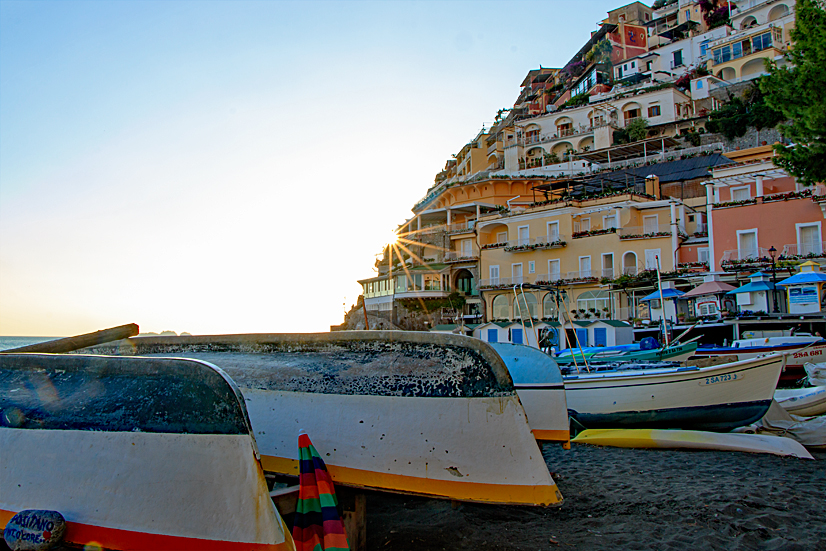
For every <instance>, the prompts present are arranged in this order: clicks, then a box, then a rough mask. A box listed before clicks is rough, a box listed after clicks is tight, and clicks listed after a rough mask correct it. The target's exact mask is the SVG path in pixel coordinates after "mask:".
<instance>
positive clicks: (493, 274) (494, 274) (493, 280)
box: [488, 265, 499, 285]
mask: <svg viewBox="0 0 826 551" xmlns="http://www.w3.org/2000/svg"><path fill="white" fill-rule="evenodd" d="M488 269H489V270H490V284H491V285H499V266H498V265H495V266H490V267H489V268H488Z"/></svg>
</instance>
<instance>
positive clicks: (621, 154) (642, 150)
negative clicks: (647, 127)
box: [574, 136, 682, 163]
mask: <svg viewBox="0 0 826 551" xmlns="http://www.w3.org/2000/svg"><path fill="white" fill-rule="evenodd" d="M681 143H682V142H680V141H679V140H675V139H674V138H672V137H671V136H660V137H658V138H651V139H648V140H642V141H639V142H634V143H629V144H623V145H615V146H614V147H608V148H605V149H598V150H596V151H584V152H582V153H576V154H575V155H574V157H577V158H578V159H584V160H586V161H590V162H592V163H607V162H614V161H622V160H624V159H635V158H637V157H642V156H643V155H659V154H660V153H662V152H664V151H665V150H666V149H667V148H669V147H676V146H678V145H680V144H681Z"/></svg>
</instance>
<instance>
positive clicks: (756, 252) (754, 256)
mask: <svg viewBox="0 0 826 551" xmlns="http://www.w3.org/2000/svg"><path fill="white" fill-rule="evenodd" d="M769 258H771V255H770V254H769V250H768V249H767V248H765V247H755V248H753V249H734V250H728V251H725V252H723V258H721V259H720V261H721V262H741V261H743V260H761V259H769Z"/></svg>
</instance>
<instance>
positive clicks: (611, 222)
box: [602, 213, 617, 228]
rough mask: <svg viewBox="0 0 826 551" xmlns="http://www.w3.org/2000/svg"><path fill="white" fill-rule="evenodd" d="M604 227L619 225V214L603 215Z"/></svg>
mask: <svg viewBox="0 0 826 551" xmlns="http://www.w3.org/2000/svg"><path fill="white" fill-rule="evenodd" d="M602 227H603V228H616V227H617V215H616V213H614V214H609V215H607V216H603V217H602Z"/></svg>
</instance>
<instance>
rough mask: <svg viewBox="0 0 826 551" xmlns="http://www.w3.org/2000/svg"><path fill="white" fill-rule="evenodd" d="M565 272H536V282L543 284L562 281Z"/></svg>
mask: <svg viewBox="0 0 826 551" xmlns="http://www.w3.org/2000/svg"><path fill="white" fill-rule="evenodd" d="M565 275H566V274H564V273H560V272H550V273H545V274H536V282H537V283H544V284H549V283H550V284H553V283H556V282H557V281H563V280H564V276H565Z"/></svg>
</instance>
